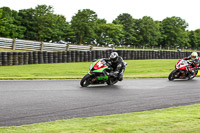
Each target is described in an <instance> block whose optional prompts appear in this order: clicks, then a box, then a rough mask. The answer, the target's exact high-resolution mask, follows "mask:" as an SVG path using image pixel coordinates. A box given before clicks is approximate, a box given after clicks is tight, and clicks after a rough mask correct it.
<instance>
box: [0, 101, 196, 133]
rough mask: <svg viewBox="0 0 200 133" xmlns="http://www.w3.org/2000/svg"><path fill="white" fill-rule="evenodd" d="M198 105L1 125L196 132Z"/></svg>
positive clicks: (70, 131) (31, 132)
mask: <svg viewBox="0 0 200 133" xmlns="http://www.w3.org/2000/svg"><path fill="white" fill-rule="evenodd" d="M199 110H200V105H191V106H182V107H172V108H168V109H159V110H153V111H144V112H135V113H127V114H119V115H110V116H97V117H89V118H74V119H68V120H59V121H55V122H46V123H37V124H31V125H24V126H19V127H16V126H13V127H0V132H1V133H12V132H15V133H106V132H109V133H111V132H112V133H135V132H136V133H160V132H165V133H195V132H196V133H199V131H200V125H199V123H200V111H199Z"/></svg>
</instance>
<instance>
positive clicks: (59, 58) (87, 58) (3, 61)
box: [0, 50, 200, 66]
mask: <svg viewBox="0 0 200 133" xmlns="http://www.w3.org/2000/svg"><path fill="white" fill-rule="evenodd" d="M111 52H118V54H119V56H122V57H123V59H124V60H143V59H181V58H183V57H187V56H189V55H190V54H191V52H175V51H142V50H140V51H136V50H106V51H97V50H96V51H62V52H46V51H34V52H0V66H10V65H26V64H44V63H66V62H91V61H92V60H94V59H99V58H108V57H109V56H110V54H111ZM198 54H199V55H200V53H199V52H198Z"/></svg>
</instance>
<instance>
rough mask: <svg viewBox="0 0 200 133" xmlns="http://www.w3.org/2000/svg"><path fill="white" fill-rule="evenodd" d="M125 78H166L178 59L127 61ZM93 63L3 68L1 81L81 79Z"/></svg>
mask: <svg viewBox="0 0 200 133" xmlns="http://www.w3.org/2000/svg"><path fill="white" fill-rule="evenodd" d="M126 62H127V63H128V66H127V68H126V71H125V73H124V78H166V77H167V76H168V75H169V73H170V72H171V71H172V70H173V69H174V65H175V63H176V62H177V59H173V60H171V59H163V60H160V59H159V60H158V59H157V60H156V59H154V60H127V61H126ZM90 64H91V62H81V63H56V64H34V65H16V66H1V67H0V79H69V78H70V79H79V78H82V77H83V76H84V75H85V74H87V72H88V71H89V67H90Z"/></svg>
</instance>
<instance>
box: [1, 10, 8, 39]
mask: <svg viewBox="0 0 200 133" xmlns="http://www.w3.org/2000/svg"><path fill="white" fill-rule="evenodd" d="M2 14H3V9H0V36H3V33H4V32H5V29H6V26H7V25H8V23H7V22H6V19H5V18H3V17H2V16H3V15H2Z"/></svg>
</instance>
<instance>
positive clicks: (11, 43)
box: [0, 38, 112, 52]
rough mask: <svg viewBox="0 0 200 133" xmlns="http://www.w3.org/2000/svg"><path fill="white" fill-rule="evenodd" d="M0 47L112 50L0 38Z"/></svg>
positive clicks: (48, 49) (32, 49)
mask: <svg viewBox="0 0 200 133" xmlns="http://www.w3.org/2000/svg"><path fill="white" fill-rule="evenodd" d="M0 48H8V49H13V50H31V51H51V52H52V51H73V50H78V51H92V50H112V48H108V47H93V46H81V45H72V44H58V43H47V42H38V41H29V40H21V39H10V38H0Z"/></svg>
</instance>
